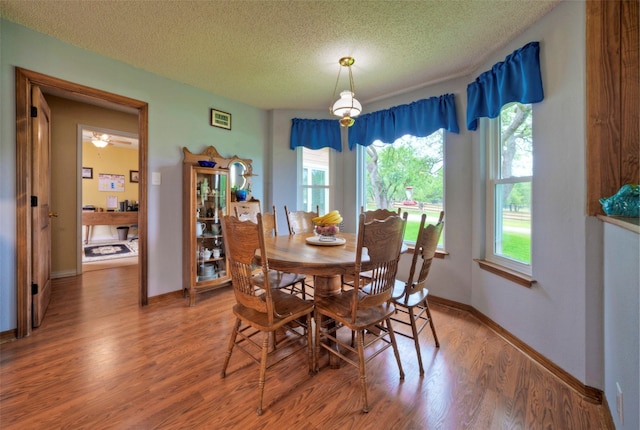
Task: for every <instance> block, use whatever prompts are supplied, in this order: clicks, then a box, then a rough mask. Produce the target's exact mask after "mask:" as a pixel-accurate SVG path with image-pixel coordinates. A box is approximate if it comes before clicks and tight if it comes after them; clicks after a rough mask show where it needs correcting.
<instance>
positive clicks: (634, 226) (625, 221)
mask: <svg viewBox="0 0 640 430" xmlns="http://www.w3.org/2000/svg"><path fill="white" fill-rule="evenodd" d="M598 218H599V219H600V220H601V221H602V222H606V223H608V224H613V225H617V226H618V227H622V228H624V229H625V230H629V231H633V232H635V233H639V234H640V218H629V217H622V216H607V215H598Z"/></svg>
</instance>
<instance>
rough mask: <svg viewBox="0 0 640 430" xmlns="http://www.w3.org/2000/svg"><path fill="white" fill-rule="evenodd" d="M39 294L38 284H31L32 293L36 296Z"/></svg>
mask: <svg viewBox="0 0 640 430" xmlns="http://www.w3.org/2000/svg"><path fill="white" fill-rule="evenodd" d="M36 294H38V284H31V295H32V296H35V295H36Z"/></svg>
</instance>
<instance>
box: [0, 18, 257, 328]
mask: <svg viewBox="0 0 640 430" xmlns="http://www.w3.org/2000/svg"><path fill="white" fill-rule="evenodd" d="M15 67H21V68H25V69H28V70H33V71H35V72H39V73H43V74H46V75H49V76H53V77H56V78H59V79H64V80H67V81H70V82H74V83H78V84H81V85H86V86H88V87H92V88H97V89H100V90H103V91H108V92H112V93H115V94H119V95H122V96H126V97H129V98H132V99H137V100H141V101H144V102H147V103H148V105H149V145H148V146H149V148H148V154H147V159H148V167H149V173H150V174H151V173H152V172H157V173H159V174H160V175H161V181H162V183H161V185H151V184H150V182H151V181H149V188H148V189H147V190H146V191H147V195H148V209H149V215H148V232H149V238H148V245H149V247H148V249H149V255H148V287H149V296H156V295H159V294H163V293H167V292H170V291H175V290H178V289H180V288H181V287H182V276H181V273H182V268H181V263H180V262H181V260H182V247H181V246H176V244H180V243H181V242H182V212H181V204H182V199H181V193H182V174H181V173H182V170H181V169H182V147H184V146H187V147H188V148H189V149H190V150H191V151H192V152H201V151H202V150H204V149H205V148H206V147H207V146H210V145H213V146H215V147H216V149H217V150H218V151H219V152H220V154H221V155H223V156H232V155H235V154H237V155H239V156H242V157H243V158H249V159H252V160H254V161H255V162H254V169H253V170H254V173H256V174H257V175H258V176H256V177H254V178H253V189H252V191H253V194H254V195H255V196H256V198H262V194H263V189H264V187H263V182H262V181H263V178H264V177H265V171H264V168H265V164H264V158H265V151H266V136H267V113H266V112H265V111H263V110H260V109H257V108H254V107H251V106H248V105H245V104H242V103H238V102H235V101H232V100H228V99H226V98H223V97H220V96H217V95H215V94H210V93H206V92H204V91H201V90H198V89H196V88H193V87H191V86H189V85H185V84H181V83H178V82H175V81H172V80H169V79H166V78H163V77H160V76H157V75H153V74H151V73H148V72H145V71H143V70H140V69H136V68H134V67H131V66H128V65H125V64H123V63H120V62H118V61H114V60H111V59H108V58H105V57H102V56H99V55H97V54H94V53H91V52H88V51H86V50H84V49H80V48H77V47H74V46H72V45H69V44H66V43H63V42H60V41H58V40H56V39H53V38H51V37H48V36H45V35H43V34H41V33H37V32H35V31H32V30H29V29H27V28H25V27H22V26H19V25H17V24H14V23H12V22H9V21H6V20H2V21H0V273H1V274H2V280H1V281H0V332H3V331H7V330H10V329H12V328H15V327H16V253H15V243H16V220H15V214H16V206H15V202H16V194H15V189H16V188H15V185H16V181H15V175H16V169H15V166H16V151H15ZM214 72H215V71H212V74H213V75H214V74H215V73H214ZM210 108H216V109H219V110H222V111H224V112H229V113H231V115H232V118H233V129H232V130H231V131H228V130H224V129H221V128H217V127H212V126H211V125H209V109H210ZM52 127H55V123H53V124H52ZM70 156H74V157H75V154H70ZM56 186H59V185H57V184H55V183H52V187H53V188H55V187H56ZM70 234H75V232H72V233H70ZM54 251H56V250H54ZM63 251H64V250H63Z"/></svg>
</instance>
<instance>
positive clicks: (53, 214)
mask: <svg viewBox="0 0 640 430" xmlns="http://www.w3.org/2000/svg"><path fill="white" fill-rule="evenodd" d="M53 217H56V218H58V214H57V213H55V212H49V218H53Z"/></svg>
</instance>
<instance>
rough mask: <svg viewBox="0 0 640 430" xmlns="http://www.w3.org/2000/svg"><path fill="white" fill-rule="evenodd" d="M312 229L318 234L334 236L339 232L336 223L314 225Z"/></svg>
mask: <svg viewBox="0 0 640 430" xmlns="http://www.w3.org/2000/svg"><path fill="white" fill-rule="evenodd" d="M314 231H315V232H316V234H318V235H320V236H335V235H336V234H338V233H339V232H340V227H338V225H337V224H324V225H316V227H315V230H314Z"/></svg>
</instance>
